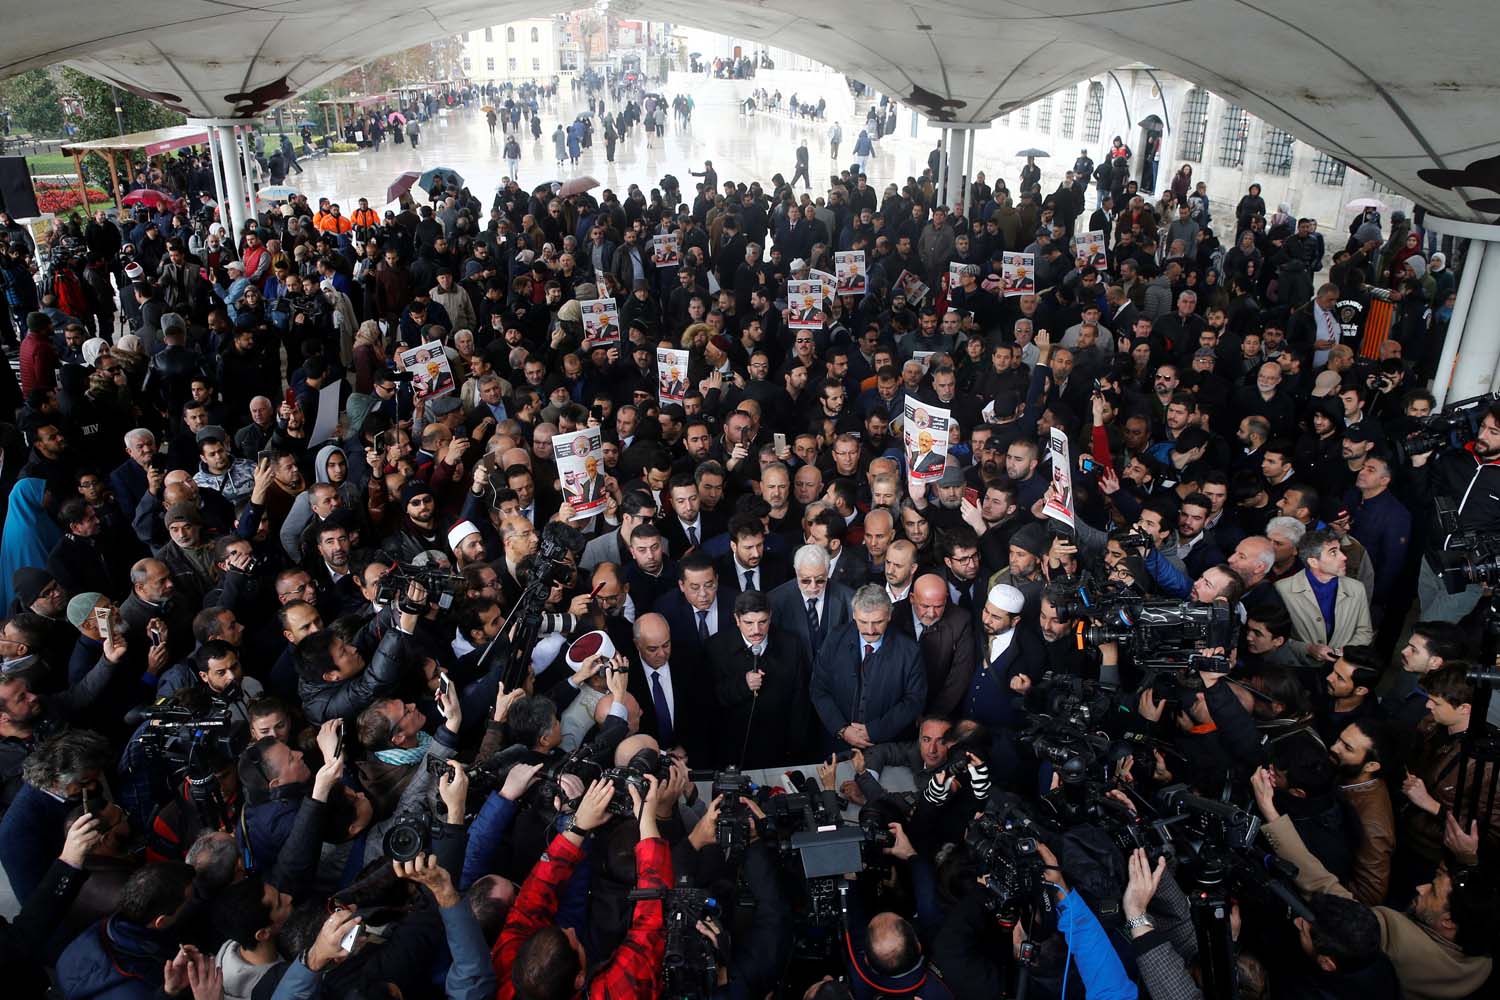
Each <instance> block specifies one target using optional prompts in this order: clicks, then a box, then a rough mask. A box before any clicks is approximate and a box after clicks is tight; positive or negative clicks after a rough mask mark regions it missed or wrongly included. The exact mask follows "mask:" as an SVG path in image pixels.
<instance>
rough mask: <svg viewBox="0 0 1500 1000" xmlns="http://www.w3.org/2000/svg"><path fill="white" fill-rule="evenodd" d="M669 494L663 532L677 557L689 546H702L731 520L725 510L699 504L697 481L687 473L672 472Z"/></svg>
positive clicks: (668, 484) (668, 485) (664, 506)
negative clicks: (703, 507) (707, 507)
mask: <svg viewBox="0 0 1500 1000" xmlns="http://www.w3.org/2000/svg"><path fill="white" fill-rule="evenodd" d="M666 494H667V495H666V496H665V497H664V498H663V499H665V500H666V501H667V502H666V503H664V504H663V505H662V508H663V509H662V520H663V521H664V522H665V523H664V524H662V526H661V533H662V536H663V537H665V538H666V540H667V542H668V543H669V544H670V545H671V547H672V554H673V555H674V556H676V557H678V558H681V557H682V555H683V553H685V552H687V551H688V550H689V549H698V548H702V547H703V543H704V542H706V541H708V540H709V539H710V538H712V537H714V536H715V535H717V534H719V533H720V532H722V531H723V530H724V528H725V526H726V525H727V523H728V518H727V517H726V516H725V515H724V513H723V512H722V511H706V510H702V509H701V508H700V507H699V504H698V483H697V482H696V481H695V480H694V479H693V477H692V476H691V475H689V474H688V473H679V474H677V475H675V476H673V477H672V479H671V481H670V482H669V483H667V490H666Z"/></svg>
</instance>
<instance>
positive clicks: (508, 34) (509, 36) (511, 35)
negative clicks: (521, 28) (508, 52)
mask: <svg viewBox="0 0 1500 1000" xmlns="http://www.w3.org/2000/svg"><path fill="white" fill-rule="evenodd" d="M505 40H506V41H507V42H514V41H515V40H516V29H515V28H506V29H505Z"/></svg>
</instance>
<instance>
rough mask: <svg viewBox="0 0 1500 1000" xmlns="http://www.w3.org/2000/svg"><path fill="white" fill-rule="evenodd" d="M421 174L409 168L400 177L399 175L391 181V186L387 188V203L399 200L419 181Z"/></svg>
mask: <svg viewBox="0 0 1500 1000" xmlns="http://www.w3.org/2000/svg"><path fill="white" fill-rule="evenodd" d="M421 176H422V175H421V174H419V173H417V172H416V171H415V170H408V171H407V172H406V173H404V174H402V175H401V176H400V177H397V178H396V179H395V180H393V181H391V186H390V187H388V188H386V189H385V200H386V204H390V203H391V202H393V201H399V200H400V198H401V196H402V195H403V194H405V193H406V192H408V191H410V190H411V186H412V185H413V184H415V183H416V182H417V178H419V177H421Z"/></svg>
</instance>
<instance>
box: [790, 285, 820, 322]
mask: <svg viewBox="0 0 1500 1000" xmlns="http://www.w3.org/2000/svg"><path fill="white" fill-rule="evenodd" d="M786 304H787V309H788V310H790V311H791V314H792V315H791V320H790V322H788V323H787V325H788V326H790V327H791V328H792V329H794V330H821V329H823V282H822V281H821V280H818V279H805V280H800V281H799V280H797V279H793V280H791V281H788V282H787V283H786Z"/></svg>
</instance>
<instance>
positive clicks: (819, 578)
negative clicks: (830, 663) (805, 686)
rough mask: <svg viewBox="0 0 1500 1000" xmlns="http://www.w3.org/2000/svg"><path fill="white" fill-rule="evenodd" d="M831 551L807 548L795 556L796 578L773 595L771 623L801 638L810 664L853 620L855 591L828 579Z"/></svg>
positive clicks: (801, 549) (815, 547)
mask: <svg viewBox="0 0 1500 1000" xmlns="http://www.w3.org/2000/svg"><path fill="white" fill-rule="evenodd" d="M828 569H829V558H828V550H827V549H825V548H823V547H822V546H821V545H812V544H809V545H804V546H802V547H801V548H799V549H798V550H797V551H796V552H794V553H793V554H792V579H790V580H788V581H787V582H786V583H783V584H781V585H780V586H779V587H777V588H775V589H774V590H772V591H771V593H770V595H769V596H770V600H771V620H772V621H774V622H776V623H777V624H778V625H780V626H781V627H783V628H785V629H786V630H787V631H788V632H790V633H792V634H793V635H794V636H796V637H797V639H798V641H799V642H800V643H801V644H802V648H803V652H804V653H806V654H807V658H808V660H809V661H812V660H814V659H815V658H816V657H817V654H818V651H819V650H820V649H821V648H822V647H823V644H824V643H825V642H826V641H827V640H828V637H829V636H831V635H833V633H834V632H836V631H838V630H839V629H840V628H842V627H843V626H845V625H847V624H848V623H849V621H850V620H851V618H850V605H851V602H852V600H853V598H854V592H853V591H851V590H850V589H849V588H848V587H846V586H844V585H843V584H841V583H839V582H837V581H831V580H829V579H828Z"/></svg>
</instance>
